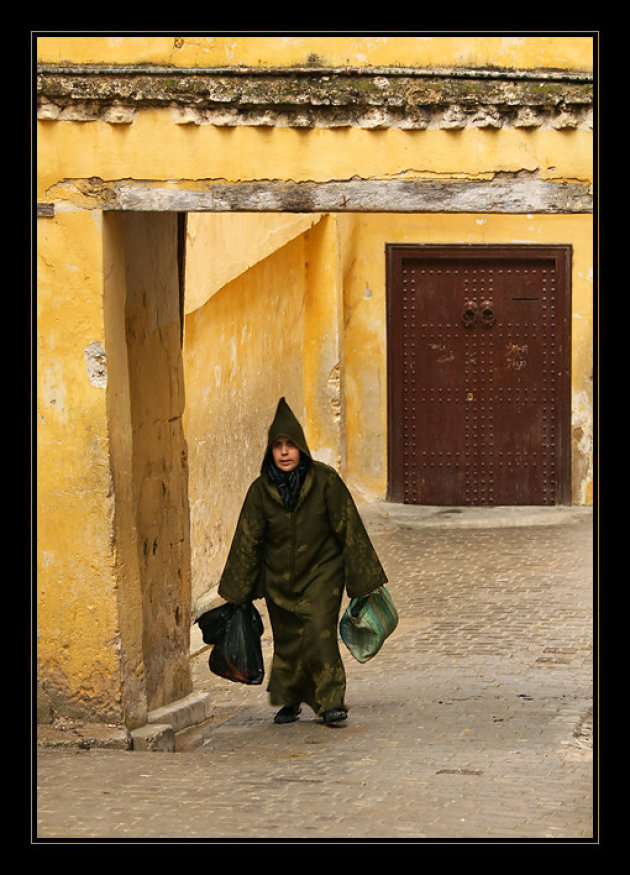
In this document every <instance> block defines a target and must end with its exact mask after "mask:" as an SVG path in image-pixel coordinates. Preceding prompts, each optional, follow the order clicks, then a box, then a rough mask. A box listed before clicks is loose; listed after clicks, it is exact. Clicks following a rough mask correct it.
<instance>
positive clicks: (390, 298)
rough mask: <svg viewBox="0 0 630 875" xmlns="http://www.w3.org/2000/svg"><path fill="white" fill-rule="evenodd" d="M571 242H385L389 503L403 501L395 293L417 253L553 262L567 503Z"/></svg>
mask: <svg viewBox="0 0 630 875" xmlns="http://www.w3.org/2000/svg"><path fill="white" fill-rule="evenodd" d="M572 251H573V250H572V246H571V244H537V243H531V244H529V243H505V244H498V243H490V244H483V243H443V244H435V243H430V244H423V243H387V244H385V254H386V307H387V314H386V332H387V335H386V345H387V500H388V501H391V502H395V503H402V501H403V491H404V490H403V478H402V466H400V465H398V466H397V465H395V464H394V460H395V459H400V458H402V454H403V435H402V429H401V428H399V427H397V426H398V423H399V422H400V417H401V415H402V410H403V389H402V380H397V379H396V377H397V374H398V372H399V366H398V363H397V358H396V357H397V354H398V352H399V350H400V349H401V348H402V338H401V337H400V336H399V332H398V326H397V324H396V321H395V319H394V312H395V310H394V306H395V303H396V302H395V300H394V289H395V288H396V282H397V280H398V278H399V271H400V267H401V264H402V260H403V257H404V256H410V255H413V253H418V255H419V256H420V257H422V256H424V255H431V256H433V257H436V256H438V257H443V258H444V259H445V260H449V259H453V258H457V257H458V256H459V257H466V258H468V259H470V258H475V257H478V258H479V259H480V260H483V259H485V258H497V257H499V258H500V257H502V256H505V257H506V258H510V257H514V256H519V255H521V256H523V257H527V258H528V259H529V258H531V259H532V260H537V259H541V260H542V259H546V260H548V259H549V258H554V259H555V261H556V271H557V280H558V282H557V292H558V302H559V303H560V302H561V309H560V310H559V315H558V319H559V320H560V322H561V325H560V326H559V331H558V349H557V350H556V353H557V359H556V361H557V363H558V367H559V378H558V402H557V403H558V430H557V443H556V447H557V449H556V454H557V457H556V470H557V472H558V477H557V493H556V497H555V504H556V505H563V504H571V492H572V490H571V486H572V484H571V288H572V283H571V264H572Z"/></svg>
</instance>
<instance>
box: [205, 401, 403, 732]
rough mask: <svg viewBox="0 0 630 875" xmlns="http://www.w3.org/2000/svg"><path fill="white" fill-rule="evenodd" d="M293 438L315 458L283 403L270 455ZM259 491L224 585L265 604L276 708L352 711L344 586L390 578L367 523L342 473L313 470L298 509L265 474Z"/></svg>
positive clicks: (233, 594) (353, 588) (230, 595)
mask: <svg viewBox="0 0 630 875" xmlns="http://www.w3.org/2000/svg"><path fill="white" fill-rule="evenodd" d="M279 437H287V438H289V439H290V440H292V441H293V443H294V444H295V445H296V446H297V447H299V449H300V450H301V451H302V452H303V453H304V454H305V455H307V456H308V457H309V458H311V457H310V452H309V449H308V446H307V443H306V439H305V437H304V433H303V431H302V428H301V426H300V424H299V422H298V420H297V419H296V417H295V416H294V414H293V413H292V411H291V410H290V408H289V406H288V405H287V403H286V401H285V400H284V398H282V399H281V400H280V403H279V404H278V409H277V411H276V416H275V418H274V421H273V423H272V425H271V428H270V429H269V436H268V444H267V452H266V454H265V459H267V454H268V453H270V451H271V445H272V443H273V442H274V441H275V440H276V439H277V438H279ZM264 470H265V461H263V466H262V472H263V473H262V474H261V476H260V477H258V478H257V479H256V480H255V481H254V482H253V483H252V485H251V486H250V488H249V490H248V492H247V495H246V498H245V501H244V504H243V507H242V510H241V514H240V517H239V520H238V524H237V527H236V531H235V533H234V538H233V540H232V546H231V548H230V552H229V555H228V558H227V561H226V564H225V568H224V571H223V574H222V576H221V580H220V583H219V594H220V595H221V596H222V597H223V598H224V599H226V600H227V601H230V602H236V603H240V604H243V603H245V602H246V601H248V600H250V599H256V598H262V597H264V598H265V600H266V604H267V608H268V611H269V619H270V621H271V627H272V631H273V641H274V654H273V660H272V665H271V672H270V677H269V684H268V691H269V698H270V702H271V704H272V705H298V704H300V703H301V702H305V703H306V704H308V705H309V706H310V707H311V708H312V709H313V710H314V711H315V713H316V714H320V715H321V714H323V712H324V711H325V710H327V709H329V708H341V709H342V710H347V709H346V705H345V690H346V674H345V670H344V667H343V663H342V661H341V655H340V653H339V645H338V637H337V628H338V622H339V612H340V608H341V600H342V595H343V590H344V587H345V589H346V592H347V594H348V596H349V597H350V598H354V597H356V596H362V595H367V594H368V593H370V592H372V591H373V590H375V589H377V588H378V587H379V586H381V585H382V584H383V583H386V582H387V577H386V575H385V572H384V571H383V568H382V566H381V563H380V562H379V559H378V557H377V555H376V552H375V550H374V547H373V546H372V543H371V541H370V538H369V536H368V534H367V532H366V530H365V527H364V525H363V522H362V520H361V517H360V516H359V513H358V511H357V508H356V506H355V503H354V501H353V500H352V497H351V495H350V493H349V491H348V489H347V488H346V486H345V484H344V483H343V481H342V480H341V478H340V477H339V475H338V474H337V472H336V471H335V470H334V469H333V468H330V467H329V466H328V465H324V464H323V463H322V462H317V461H315V460H311V464H310V467H309V470H308V473H307V475H306V478H305V480H304V483H303V485H302V489H301V491H300V497H299V500H298V503H297V506H296V508H295V511H294V512H293V513H290V512H289V511H288V510H287V509H286V508H285V507H284V505H283V504H282V500H281V498H280V495H279V493H278V490H277V488H276V486H274V485H272V483H271V481H270V480H269V478H268V477H267V475H266V474H265V473H264Z"/></svg>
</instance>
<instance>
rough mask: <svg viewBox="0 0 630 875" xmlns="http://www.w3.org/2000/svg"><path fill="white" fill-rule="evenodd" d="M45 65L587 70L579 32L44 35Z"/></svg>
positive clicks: (584, 40) (587, 53) (586, 49)
mask: <svg viewBox="0 0 630 875" xmlns="http://www.w3.org/2000/svg"><path fill="white" fill-rule="evenodd" d="M37 59H38V61H39V62H40V63H49V64H64V63H67V64H70V63H72V64H157V65H169V66H171V65H172V66H174V67H224V66H225V67H226V66H248V67H262V66H270V67H273V66H282V67H293V66H300V65H307V64H308V65H311V66H314V65H319V66H342V67H344V66H357V67H358V66H371V67H379V66H382V67H389V66H392V67H395V66H402V67H411V66H415V67H438V68H443V67H455V66H459V67H484V66H489V65H492V66H501V67H518V68H522V69H532V68H550V69H553V68H560V69H561V68H568V69H576V70H592V68H593V61H592V39H591V38H590V37H584V36H570V35H568V36H528V37H523V36H510V35H509V34H502V35H497V36H468V35H464V36H437V37H436V36H429V35H427V36H402V37H401V36H379V35H378V34H375V35H370V36H361V35H350V36H325V35H322V36H283V35H282V34H280V35H277V36H242V35H233V36H229V35H228V36H214V37H213V36H195V35H186V36H177V35H166V36H157V37H155V36H151V37H146V36H135V37H120V36H65V37H58V36H55V37H46V36H41V37H39V39H38V41H37Z"/></svg>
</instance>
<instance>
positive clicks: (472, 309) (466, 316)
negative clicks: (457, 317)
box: [462, 301, 477, 328]
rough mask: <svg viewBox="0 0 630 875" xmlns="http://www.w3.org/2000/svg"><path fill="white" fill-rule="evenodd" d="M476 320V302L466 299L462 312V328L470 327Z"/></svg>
mask: <svg viewBox="0 0 630 875" xmlns="http://www.w3.org/2000/svg"><path fill="white" fill-rule="evenodd" d="M476 321H477V304H476V303H475V302H474V301H466V303H465V304H464V311H463V313H462V325H463V326H464V328H472V327H473V325H474V324H475V322H476Z"/></svg>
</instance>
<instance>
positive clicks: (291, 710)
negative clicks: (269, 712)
mask: <svg viewBox="0 0 630 875" xmlns="http://www.w3.org/2000/svg"><path fill="white" fill-rule="evenodd" d="M301 713H302V709H301V708H300V706H299V705H283V706H282V708H280V710H279V711H278V713H277V714H276V716H275V717H274V718H273V722H274V723H294V722H295V721H296V720H297V719H298V714H301Z"/></svg>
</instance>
